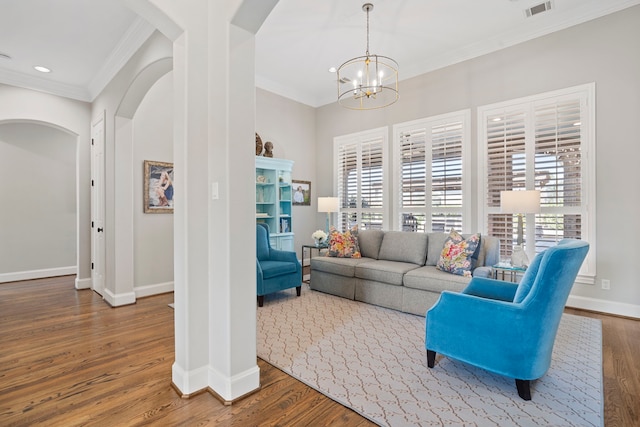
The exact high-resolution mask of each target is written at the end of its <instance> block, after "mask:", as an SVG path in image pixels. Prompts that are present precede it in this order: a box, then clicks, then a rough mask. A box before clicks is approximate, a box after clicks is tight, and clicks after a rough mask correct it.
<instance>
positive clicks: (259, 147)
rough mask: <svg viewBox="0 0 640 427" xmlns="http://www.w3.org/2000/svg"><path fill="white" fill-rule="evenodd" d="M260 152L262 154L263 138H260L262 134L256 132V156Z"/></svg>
mask: <svg viewBox="0 0 640 427" xmlns="http://www.w3.org/2000/svg"><path fill="white" fill-rule="evenodd" d="M260 154H262V138H260V135H258V132H256V156H259V155H260Z"/></svg>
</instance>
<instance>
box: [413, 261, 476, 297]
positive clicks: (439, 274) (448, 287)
mask: <svg viewBox="0 0 640 427" xmlns="http://www.w3.org/2000/svg"><path fill="white" fill-rule="evenodd" d="M470 281H471V278H470V277H464V276H458V275H456V274H451V273H446V272H444V271H440V270H438V269H437V268H436V267H434V266H424V267H420V268H416V269H414V270H411V271H408V272H407V274H405V275H404V280H403V285H404V286H406V287H407V288H413V289H421V290H424V291H431V292H438V293H440V292H442V291H453V292H462V290H463V289H464V288H465V287H466V286H467V285H468V284H469V282H470Z"/></svg>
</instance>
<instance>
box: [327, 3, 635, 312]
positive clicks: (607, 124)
mask: <svg viewBox="0 0 640 427" xmlns="http://www.w3.org/2000/svg"><path fill="white" fill-rule="evenodd" d="M638 23H640V6H636V7H633V8H629V9H626V10H624V11H621V12H618V13H615V14H612V15H609V16H606V17H603V18H600V19H597V20H594V21H591V22H588V23H585V24H581V25H578V26H575V27H572V28H569V29H566V30H563V31H560V32H557V33H554V34H551V35H548V36H544V37H541V38H538V39H536V40H532V41H529V42H526V43H522V44H520V45H517V46H513V47H510V48H507V49H504V50H501V51H498V52H495V53H491V54H488V55H484V56H482V57H479V58H475V59H472V60H469V61H465V62H463V63H460V64H456V65H453V66H449V67H446V68H444V69H441V70H437V71H434V72H431V73H427V74H424V75H421V76H418V77H416V78H413V79H410V80H407V81H403V82H401V84H400V100H399V101H398V102H397V103H396V104H394V105H393V106H391V107H388V108H385V109H383V110H376V111H370V112H358V111H349V110H345V109H343V108H340V107H338V106H337V105H335V104H330V105H326V106H324V107H321V108H319V109H317V122H316V130H317V132H316V146H317V149H316V167H317V176H316V183H317V185H316V189H317V190H318V191H319V192H321V193H326V194H328V193H330V192H331V190H332V185H333V176H332V170H331V168H327V167H321V165H331V164H332V159H333V151H332V148H333V138H334V137H335V136H338V135H343V134H347V133H352V132H358V131H362V130H366V129H371V128H375V127H380V126H386V125H393V124H394V123H400V122H404V121H408V120H413V119H417V118H421V117H428V116H432V115H435V114H441V113H447V112H451V111H456V110H460V109H465V108H471V114H472V134H471V136H472V146H473V148H472V160H473V161H472V166H473V172H474V173H475V171H476V170H477V150H476V148H475V147H476V145H477V144H476V141H477V134H476V129H477V123H476V113H477V107H478V106H481V105H485V104H490V103H494V102H498V101H504V100H509V99H514V98H518V97H523V96H527V95H533V94H537V93H541V92H546V91H551V90H555V89H561V88H566V87H570V86H575V85H580V84H584V83H589V82H595V83H596V99H597V101H596V102H597V111H596V133H597V140H596V156H597V221H596V227H597V234H596V241H597V266H596V271H597V281H596V285H576V286H575V287H574V290H573V294H572V295H573V297H572V298H573V302H574V303H575V302H578V303H579V304H581V305H582V306H583V307H586V308H593V309H598V310H600V309H605V310H606V309H611V310H613V311H615V312H618V313H621V314H629V315H636V316H640V285H639V284H638V280H637V274H636V271H635V269H634V268H633V267H631V266H630V265H629V260H630V259H633V258H634V255H635V252H636V250H637V244H636V242H635V239H634V238H633V236H637V235H639V234H640V225H638V222H637V221H636V220H635V218H636V216H637V215H638V213H640V191H638V189H637V182H638V181H640V168H638V167H637V159H638V157H640V141H639V137H638V132H637V129H636V128H637V122H638V117H640V25H638ZM400 73H402V64H400ZM389 137H390V138H391V137H392V136H391V135H389ZM320 148H322V149H320ZM473 202H474V205H475V202H476V201H475V200H474V201H473ZM473 218H474V219H475V218H477V214H476V213H474V215H473ZM473 226H474V227H478V224H473ZM623 236H629V237H626V238H625V237H623ZM602 278H605V279H610V280H611V290H609V291H605V290H602V289H601V287H600V279H602Z"/></svg>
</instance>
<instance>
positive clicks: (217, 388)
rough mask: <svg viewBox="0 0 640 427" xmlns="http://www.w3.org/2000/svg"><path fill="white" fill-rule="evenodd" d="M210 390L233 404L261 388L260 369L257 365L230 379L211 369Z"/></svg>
mask: <svg viewBox="0 0 640 427" xmlns="http://www.w3.org/2000/svg"><path fill="white" fill-rule="evenodd" d="M209 388H211V390H213V391H214V392H215V393H216V394H217V395H218V396H220V397H221V398H222V399H224V400H225V401H226V402H233V401H234V400H235V399H237V398H239V397H242V396H245V395H246V394H248V393H251V392H252V391H254V390H257V389H258V388H260V368H258V365H255V366H253V367H251V368H249V369H247V370H246V371H244V372H241V373H239V374H236V375H234V376H232V377H231V378H229V377H228V376H226V375H222V374H221V373H220V372H218V371H217V370H215V369H213V368H211V367H209Z"/></svg>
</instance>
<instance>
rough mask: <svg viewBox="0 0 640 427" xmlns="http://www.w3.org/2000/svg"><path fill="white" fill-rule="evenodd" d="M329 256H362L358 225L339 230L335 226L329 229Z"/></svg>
mask: <svg viewBox="0 0 640 427" xmlns="http://www.w3.org/2000/svg"><path fill="white" fill-rule="evenodd" d="M327 256H330V257H338V258H360V248H359V247H358V226H355V227H353V228H352V229H351V230H347V231H345V232H344V233H341V232H339V231H338V230H336V229H335V227H331V230H330V231H329V248H328V250H327Z"/></svg>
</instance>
